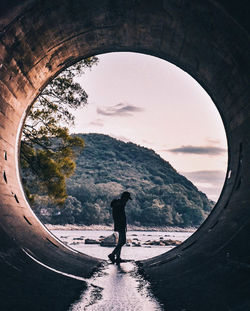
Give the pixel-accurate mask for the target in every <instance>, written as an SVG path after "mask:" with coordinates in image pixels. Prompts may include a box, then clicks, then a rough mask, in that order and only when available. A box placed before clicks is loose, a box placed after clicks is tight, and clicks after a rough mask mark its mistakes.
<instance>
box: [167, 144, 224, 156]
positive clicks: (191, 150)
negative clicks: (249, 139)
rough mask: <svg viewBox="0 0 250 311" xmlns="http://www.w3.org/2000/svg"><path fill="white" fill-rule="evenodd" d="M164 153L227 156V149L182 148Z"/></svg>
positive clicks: (208, 147) (206, 147)
mask: <svg viewBox="0 0 250 311" xmlns="http://www.w3.org/2000/svg"><path fill="white" fill-rule="evenodd" d="M163 151H169V152H172V153H186V154H199V155H210V156H217V155H222V154H225V152H226V149H224V148H220V147H213V146H181V147H179V148H173V149H167V150H163Z"/></svg>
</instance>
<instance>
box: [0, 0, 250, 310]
mask: <svg viewBox="0 0 250 311" xmlns="http://www.w3.org/2000/svg"><path fill="white" fill-rule="evenodd" d="M249 26H250V23H249V16H248V12H247V1H245V0H244V1H241V2H239V1H233V0H228V1H226V0H207V1H200V0H192V1H190V0H155V1H150V0H126V1H125V0H101V1H100V0H91V1H87V0H74V1H70V0H60V1H59V0H53V1H49V0H43V1H40V0H13V1H7V0H2V1H1V4H0V276H1V283H0V309H1V310H2V311H6V310H8V311H9V310H46V311H48V310H67V308H68V307H69V305H70V303H71V302H73V301H74V299H77V298H78V297H79V295H80V293H81V291H82V290H83V289H84V288H85V286H86V283H85V282H84V281H82V280H81V278H87V277H88V276H90V275H91V273H92V272H93V271H94V270H95V269H96V268H97V267H98V265H99V264H100V263H101V261H100V260H99V259H96V258H92V257H90V256H87V255H84V254H82V253H79V252H77V251H75V250H72V249H70V248H69V247H67V246H66V245H64V244H62V242H60V241H59V240H58V239H56V238H55V237H54V236H53V235H52V234H51V233H50V232H49V231H48V230H47V229H46V228H45V227H44V226H43V224H41V222H40V221H39V220H38V219H37V217H36V216H35V215H34V213H33V212H32V210H31V209H30V207H29V206H28V203H27V201H26V199H25V196H24V193H23V190H22V186H21V184H20V178H19V168H18V150H19V142H20V132H21V128H22V123H23V120H24V119H25V115H26V113H27V110H28V108H29V106H30V105H31V104H32V103H33V101H34V99H35V98H36V96H37V95H38V94H39V92H40V91H41V90H42V89H43V88H44V87H45V86H46V84H47V83H48V82H49V81H50V79H52V78H53V77H54V76H55V75H57V74H58V73H59V72H60V71H62V70H63V69H64V68H66V67H68V66H69V65H71V64H73V63H75V62H77V61H78V60H80V59H82V58H85V57H89V56H91V55H97V54H101V53H106V52H115V51H131V52H140V53H145V54H150V55H154V56H157V57H160V58H162V59H165V60H168V61H170V62H172V63H174V64H176V65H177V66H179V67H180V68H182V69H184V70H185V71H186V72H188V73H189V74H190V75H192V76H193V77H194V78H195V79H196V80H197V81H198V82H199V83H200V84H201V85H202V86H203V88H204V89H205V90H206V91H207V92H208V94H209V95H210V96H211V98H212V99H213V101H214V103H215V105H216V107H217V109H218V111H219V112H220V115H221V118H222V120H223V122H224V126H225V130H226V135H227V139H228V155H229V160H228V171H227V176H226V179H225V184H224V187H223V190H222V193H221V196H220V199H219V200H218V202H217V204H216V206H215V208H214V209H213V211H212V213H211V214H210V216H209V217H208V218H207V220H206V221H205V222H204V223H203V225H202V226H201V227H200V228H199V229H198V231H197V232H195V233H194V234H193V235H192V236H191V237H190V238H189V239H188V240H186V241H185V242H184V243H183V244H181V245H180V246H179V247H176V248H175V249H173V250H172V251H170V252H168V253H165V254H163V255H160V256H158V257H154V258H152V259H149V260H144V261H141V263H140V269H141V271H142V273H143V274H144V275H145V276H146V277H147V278H148V279H149V280H150V282H151V285H152V289H153V292H154V293H155V295H156V297H158V298H159V299H160V300H161V301H162V302H163V303H164V305H165V308H166V310H169V311H184V310H186V311H196V310H202V311H206V310H209V311H213V310H215V311H217V310H220V311H224V310H225V311H229V310H233V311H235V310H237V311H247V310H250V239H249V237H250V187H249V181H250V169H249V163H250V161H249V160H250V101H249V98H250V93H249V77H250V63H249V55H250V44H249V30H250V27H249ZM201 104H202V103H201ZM40 263H41V264H40ZM59 272H61V273H59ZM67 274H69V275H73V276H76V278H74V277H70V276H67Z"/></svg>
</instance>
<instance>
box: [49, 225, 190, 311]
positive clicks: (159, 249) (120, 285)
mask: <svg viewBox="0 0 250 311" xmlns="http://www.w3.org/2000/svg"><path fill="white" fill-rule="evenodd" d="M52 233H53V234H54V235H55V236H57V237H58V238H59V239H61V240H62V241H63V242H64V243H65V244H67V245H68V246H70V247H72V248H74V249H76V250H78V251H81V252H83V253H85V254H88V255H91V256H95V257H98V258H101V259H107V255H108V254H109V253H110V252H111V251H112V249H113V248H110V247H102V246H100V245H95V244H94V245H89V244H84V240H85V239H86V238H90V239H96V240H98V239H99V238H100V236H108V235H110V234H112V233H113V232H112V231H106V230H102V231H97V230H93V231H89V230H84V231H81V230H52ZM191 234H192V233H191V232H157V231H129V232H128V233H127V239H131V240H132V241H133V240H134V241H136V242H138V241H140V242H141V244H142V246H141V247H135V246H124V247H123V248H122V258H123V259H128V260H130V261H129V262H126V263H121V264H120V265H118V266H117V265H113V264H111V263H109V262H105V263H104V265H103V268H102V269H101V270H100V271H98V272H96V273H95V274H94V275H93V276H92V277H91V278H90V279H89V280H88V282H87V283H88V288H87V290H86V291H84V292H83V293H82V295H81V297H80V299H79V300H78V301H76V302H74V303H73V304H72V305H71V307H70V309H69V311H160V310H163V307H162V306H161V305H160V303H159V302H158V301H157V299H156V298H155V297H154V296H153V295H152V294H151V292H150V286H149V284H148V282H147V281H146V280H144V279H143V278H142V276H141V275H139V274H138V273H137V266H136V264H135V263H134V261H136V260H142V259H147V258H150V257H154V256H157V255H160V254H162V253H164V252H167V251H168V250H170V249H172V248H173V246H146V245H143V243H144V242H146V241H147V240H151V241H154V240H156V241H159V240H160V238H163V239H172V240H179V241H184V240H185V239H187V238H188V237H189V236H190V235H191ZM79 239H80V240H79Z"/></svg>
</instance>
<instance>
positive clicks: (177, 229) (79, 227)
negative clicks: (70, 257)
mask: <svg viewBox="0 0 250 311" xmlns="http://www.w3.org/2000/svg"><path fill="white" fill-rule="evenodd" d="M45 226H46V227H47V228H48V229H49V230H100V231H101V230H107V231H113V226H105V225H91V226H86V225H71V224H66V225H51V224H45ZM196 230H197V228H191V227H187V228H180V227H156V226H154V227H142V226H140V227H138V226H133V225H128V231H168V232H194V231H196Z"/></svg>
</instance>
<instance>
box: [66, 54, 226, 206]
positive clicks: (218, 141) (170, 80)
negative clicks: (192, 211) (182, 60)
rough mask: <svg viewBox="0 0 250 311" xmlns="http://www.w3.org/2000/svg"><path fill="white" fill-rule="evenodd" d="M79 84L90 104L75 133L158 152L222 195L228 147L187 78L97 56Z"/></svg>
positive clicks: (160, 65)
mask: <svg viewBox="0 0 250 311" xmlns="http://www.w3.org/2000/svg"><path fill="white" fill-rule="evenodd" d="M98 57H99V60H100V61H99V64H98V65H97V66H94V67H93V68H92V69H91V71H89V70H87V71H86V73H85V74H84V75H83V76H82V77H81V78H79V79H78V80H77V81H78V82H80V83H81V85H82V86H83V88H84V89H85V90H86V92H87V93H88V95H89V104H88V105H87V106H86V107H84V108H83V109H82V110H78V111H77V112H76V113H75V116H76V126H75V128H72V129H71V132H72V133H103V134H108V135H110V136H112V137H115V138H118V139H121V140H123V141H131V142H133V143H136V144H138V145H141V146H145V147H147V148H150V149H153V150H155V152H157V153H158V154H159V155H160V156H161V157H162V158H164V159H165V160H167V161H168V162H170V164H171V165H172V166H173V167H174V168H175V169H176V170H177V171H178V172H179V173H181V174H183V175H184V176H186V177H187V178H188V179H190V180H191V181H192V182H193V183H194V184H195V185H196V186H197V187H198V188H199V190H201V191H203V192H204V193H206V194H207V196H208V197H209V198H210V199H212V200H215V201H216V200H217V199H218V196H219V194H220V192H221V189H222V186H223V183H224V179H225V172H226V168H227V142H226V135H225V130H224V126H223V123H222V120H221V117H220V115H219V113H218V111H217V109H216V107H215V105H214V103H213V102H212V100H211V98H210V97H209V95H208V94H207V93H206V91H205V90H204V89H203V88H202V87H201V86H200V85H199V83H198V82H196V81H195V80H194V79H193V78H192V77H191V76H190V75H189V74H187V73H186V72H184V71H183V70H181V69H180V68H178V67H176V66H175V65H173V64H171V63H169V62H167V61H165V60H161V59H159V58H156V57H152V56H148V55H144V54H137V53H125V52H124V53H109V54H103V55H99V56H98Z"/></svg>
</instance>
